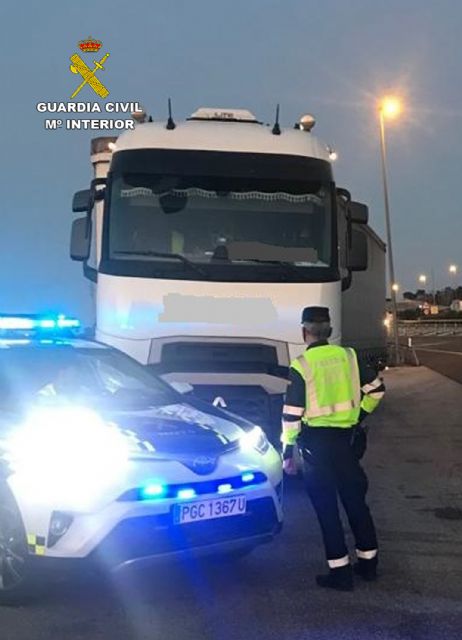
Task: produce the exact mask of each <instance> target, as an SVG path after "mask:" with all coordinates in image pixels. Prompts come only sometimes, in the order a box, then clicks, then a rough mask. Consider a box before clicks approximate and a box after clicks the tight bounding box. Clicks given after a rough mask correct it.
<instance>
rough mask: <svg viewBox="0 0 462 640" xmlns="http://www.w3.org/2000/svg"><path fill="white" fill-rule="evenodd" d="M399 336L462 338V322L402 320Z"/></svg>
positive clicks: (399, 326) (399, 324)
mask: <svg viewBox="0 0 462 640" xmlns="http://www.w3.org/2000/svg"><path fill="white" fill-rule="evenodd" d="M398 335H399V336H400V337H401V338H412V337H414V336H462V320H400V321H399V322H398Z"/></svg>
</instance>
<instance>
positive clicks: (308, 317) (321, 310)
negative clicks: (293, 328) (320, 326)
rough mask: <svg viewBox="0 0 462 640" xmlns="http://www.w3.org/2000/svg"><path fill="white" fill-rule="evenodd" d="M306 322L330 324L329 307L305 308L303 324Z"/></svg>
mask: <svg viewBox="0 0 462 640" xmlns="http://www.w3.org/2000/svg"><path fill="white" fill-rule="evenodd" d="M304 322H330V315H329V309H328V308H327V307H305V308H304V309H303V312H302V324H303V323H304Z"/></svg>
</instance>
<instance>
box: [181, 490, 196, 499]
mask: <svg viewBox="0 0 462 640" xmlns="http://www.w3.org/2000/svg"><path fill="white" fill-rule="evenodd" d="M176 497H177V498H178V499H179V500H189V499H191V498H195V497H196V492H195V491H194V489H180V490H179V491H178V493H177V494H176Z"/></svg>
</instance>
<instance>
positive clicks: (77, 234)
mask: <svg viewBox="0 0 462 640" xmlns="http://www.w3.org/2000/svg"><path fill="white" fill-rule="evenodd" d="M90 245H91V218H89V217H87V216H85V218H77V220H74V222H73V223H72V231H71V249H70V254H71V260H76V261H77V262H85V260H88V257H89V255H90Z"/></svg>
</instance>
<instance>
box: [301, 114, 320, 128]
mask: <svg viewBox="0 0 462 640" xmlns="http://www.w3.org/2000/svg"><path fill="white" fill-rule="evenodd" d="M315 124H316V120H315V119H314V117H313V116H312V115H310V114H309V113H305V114H304V115H303V116H301V117H300V120H299V121H298V126H299V128H300V129H301V130H302V131H311V129H312V128H313V127H314V125H315Z"/></svg>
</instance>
